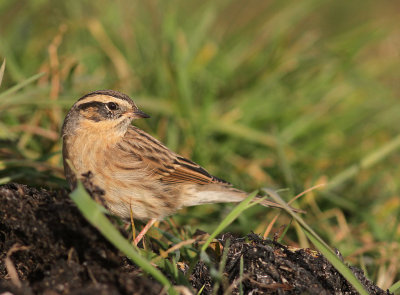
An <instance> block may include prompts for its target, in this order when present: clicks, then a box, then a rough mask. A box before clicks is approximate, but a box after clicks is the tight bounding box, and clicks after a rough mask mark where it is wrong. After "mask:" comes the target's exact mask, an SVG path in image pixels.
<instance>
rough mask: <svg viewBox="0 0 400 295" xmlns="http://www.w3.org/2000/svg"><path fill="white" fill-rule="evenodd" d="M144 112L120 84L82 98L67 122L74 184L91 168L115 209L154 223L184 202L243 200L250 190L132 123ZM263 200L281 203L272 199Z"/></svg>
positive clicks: (67, 167) (66, 150)
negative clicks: (230, 181)
mask: <svg viewBox="0 0 400 295" xmlns="http://www.w3.org/2000/svg"><path fill="white" fill-rule="evenodd" d="M144 118H150V116H149V115H147V114H146V113H144V112H143V111H141V110H140V109H139V108H138V107H137V105H136V104H135V103H134V102H133V100H132V99H131V98H130V97H129V96H128V95H126V94H123V93H121V92H118V91H115V90H98V91H94V92H91V93H89V94H86V95H84V96H82V97H81V98H80V99H79V100H77V101H76V102H75V103H74V104H73V106H72V107H71V109H70V110H69V112H68V113H67V115H66V117H65V120H64V123H63V126H62V141H63V147H62V155H63V162H64V173H65V177H66V180H67V182H68V184H69V186H70V188H71V189H74V188H76V186H77V181H78V180H83V179H84V178H85V176H87V175H88V174H89V173H90V175H91V179H90V181H91V183H92V185H94V186H95V187H98V188H100V189H101V190H102V191H103V196H102V198H103V201H104V203H105V205H106V207H107V209H108V210H109V211H110V212H111V213H112V214H114V215H117V216H119V217H121V218H122V219H129V218H131V217H133V218H134V219H138V220H143V221H146V220H150V221H149V223H148V226H149V227H150V226H151V225H152V224H153V223H154V222H155V221H156V220H162V219H163V218H164V217H166V216H169V215H172V214H174V213H175V212H176V211H177V210H179V209H181V208H183V207H189V206H196V205H201V204H209V203H227V202H233V203H234V202H241V201H243V200H244V199H245V198H246V197H247V196H248V193H246V192H244V191H242V190H240V189H237V188H235V187H233V185H231V184H230V183H229V182H227V181H225V180H222V179H220V178H218V177H216V176H213V175H211V174H210V173H209V172H208V171H207V170H206V169H204V168H203V167H201V166H200V165H198V164H196V163H195V162H193V161H191V160H190V159H187V158H185V157H183V156H181V155H179V154H177V153H175V152H173V151H172V150H170V149H169V148H168V147H166V146H165V145H164V144H163V143H161V142H160V141H159V140H157V139H156V138H154V137H153V136H151V135H149V134H148V133H146V132H144V131H143V130H141V129H139V128H138V127H135V126H134V125H132V124H131V123H132V121H134V120H136V119H144ZM259 201H260V204H261V205H264V206H266V207H276V208H282V206H281V205H280V204H278V203H275V202H273V201H270V200H266V199H262V200H259ZM295 210H296V209H295ZM297 211H299V212H301V211H302V210H297ZM135 243H136V241H135Z"/></svg>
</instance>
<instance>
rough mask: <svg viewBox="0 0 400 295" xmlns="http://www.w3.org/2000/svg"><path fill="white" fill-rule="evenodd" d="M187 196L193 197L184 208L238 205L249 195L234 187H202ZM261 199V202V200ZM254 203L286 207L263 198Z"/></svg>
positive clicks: (194, 189) (185, 203)
mask: <svg viewBox="0 0 400 295" xmlns="http://www.w3.org/2000/svg"><path fill="white" fill-rule="evenodd" d="M185 195H186V196H191V197H188V198H185V199H186V200H185V202H184V206H185V207H186V206H187V207H189V206H196V205H201V204H212V203H238V202H241V201H243V200H244V199H245V198H246V197H247V196H248V194H247V193H245V192H243V191H241V190H238V189H235V188H233V187H221V185H213V184H212V185H202V186H200V187H199V186H197V187H196V188H192V189H189V191H188V193H187V194H185ZM260 199H261V200H260ZM254 202H259V204H260V205H263V206H265V207H272V208H280V209H283V208H284V207H283V206H282V205H281V204H278V203H276V202H274V201H271V200H267V199H265V198H264V197H262V196H256V197H255V198H254ZM289 208H290V209H292V210H293V211H294V212H297V213H306V212H305V211H304V210H301V209H296V208H292V207H290V206H289Z"/></svg>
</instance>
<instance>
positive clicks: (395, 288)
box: [389, 281, 400, 294]
mask: <svg viewBox="0 0 400 295" xmlns="http://www.w3.org/2000/svg"><path fill="white" fill-rule="evenodd" d="M389 292H391V293H394V294H400V281H397V282H396V283H394V284H393V285H392V286H391V287H390V288H389Z"/></svg>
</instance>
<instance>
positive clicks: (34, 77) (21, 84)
mask: <svg viewBox="0 0 400 295" xmlns="http://www.w3.org/2000/svg"><path fill="white" fill-rule="evenodd" d="M44 74H45V73H39V74H36V75H33V76H32V77H30V78H28V79H26V80H25V81H22V82H21V83H18V84H17V85H14V86H13V87H11V88H9V89H7V90H6V91H4V92H3V93H1V94H0V99H1V98H3V97H5V96H7V95H10V94H11V93H14V92H17V91H18V90H20V89H21V88H24V87H25V86H26V85H28V84H30V83H33V82H35V81H36V80H37V79H39V78H40V77H42V76H43V75H44Z"/></svg>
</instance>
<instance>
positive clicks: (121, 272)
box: [0, 184, 389, 295]
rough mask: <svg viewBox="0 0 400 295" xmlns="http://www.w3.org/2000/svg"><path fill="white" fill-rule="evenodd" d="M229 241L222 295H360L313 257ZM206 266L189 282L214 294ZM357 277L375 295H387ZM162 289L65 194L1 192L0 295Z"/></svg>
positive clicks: (23, 189)
mask: <svg viewBox="0 0 400 295" xmlns="http://www.w3.org/2000/svg"><path fill="white" fill-rule="evenodd" d="M228 238H229V240H230V247H229V251H228V255H227V257H226V259H227V260H226V265H225V272H224V277H223V278H222V281H221V288H220V289H219V293H220V294H222V292H228V293H233V294H239V288H240V282H241V283H242V288H243V291H244V294H249V293H251V294H303V293H306V294H357V292H356V291H355V290H354V289H353V288H352V287H351V286H350V285H349V284H348V283H347V281H346V280H345V279H344V278H343V277H342V276H341V275H340V274H339V273H338V272H337V271H336V270H335V269H334V268H333V267H332V265H331V264H330V263H329V262H328V261H327V260H326V259H325V258H324V257H323V256H321V255H320V254H318V253H317V252H315V251H311V250H307V249H300V250H293V249H290V248H288V247H286V246H284V245H281V244H279V243H276V242H272V241H269V240H263V239H261V238H260V237H258V236H257V235H255V234H251V235H248V236H247V237H245V238H238V237H234V236H233V235H230V234H225V235H223V236H222V237H221V238H220V241H221V243H222V244H223V245H226V243H227V240H228ZM241 257H243V276H242V277H241V276H240V260H241ZM209 266H210V265H208V266H207V265H206V264H205V263H203V262H199V263H197V265H196V266H195V268H194V270H193V272H192V274H191V276H190V280H191V284H192V286H193V288H194V289H196V290H200V289H201V288H203V291H202V294H211V293H212V292H213V288H214V284H215V283H214V282H215V280H213V279H212V277H211V275H210V267H209ZM214 267H216V268H217V267H218V261H216V262H215V263H214ZM352 270H353V272H354V273H355V274H356V276H357V277H358V278H359V279H360V280H361V281H362V283H363V284H364V286H365V287H366V288H367V290H368V291H369V293H370V294H389V292H385V291H383V290H381V289H379V288H378V287H377V286H375V285H374V284H373V283H372V282H370V281H369V280H367V279H366V278H365V276H364V274H363V273H362V271H360V270H358V269H356V268H352ZM162 290H163V289H162V286H161V285H160V284H159V283H158V282H156V281H154V280H153V279H152V278H150V277H148V276H145V275H143V274H142V273H141V271H140V269H138V268H137V267H136V266H135V265H134V264H133V263H132V262H131V261H130V260H128V259H127V258H125V257H124V256H123V255H122V254H121V253H120V252H119V251H118V250H116V249H115V248H114V247H113V246H112V245H111V244H110V243H109V242H107V241H106V240H105V239H104V238H103V237H102V236H101V234H100V233H99V232H98V231H97V230H96V229H95V228H94V227H92V226H91V225H90V224H89V223H88V222H87V221H86V220H85V219H84V218H83V217H82V216H81V214H80V212H79V211H78V209H77V208H76V207H75V205H74V204H73V203H72V201H71V200H70V198H69V197H68V193H67V192H66V191H63V190H61V191H47V190H38V189H35V188H30V187H27V186H25V185H20V184H7V185H3V186H0V294H2V293H3V292H5V291H9V292H11V293H12V294H96V295H99V294H147V295H151V294H160V293H161V292H162Z"/></svg>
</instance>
